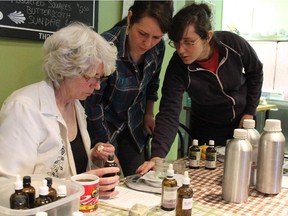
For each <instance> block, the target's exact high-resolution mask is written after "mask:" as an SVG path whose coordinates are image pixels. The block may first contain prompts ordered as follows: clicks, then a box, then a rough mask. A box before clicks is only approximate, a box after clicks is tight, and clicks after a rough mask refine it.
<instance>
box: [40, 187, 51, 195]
mask: <svg viewBox="0 0 288 216" xmlns="http://www.w3.org/2000/svg"><path fill="white" fill-rule="evenodd" d="M48 193H49V188H48V186H40V187H39V195H42V196H46V195H48Z"/></svg>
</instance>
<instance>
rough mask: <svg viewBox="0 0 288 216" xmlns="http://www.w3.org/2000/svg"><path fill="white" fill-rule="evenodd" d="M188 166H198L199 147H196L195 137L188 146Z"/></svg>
mask: <svg viewBox="0 0 288 216" xmlns="http://www.w3.org/2000/svg"><path fill="white" fill-rule="evenodd" d="M189 168H191V169H199V168H200V148H199V147H198V140H197V139H193V141H192V146H190V148H189Z"/></svg>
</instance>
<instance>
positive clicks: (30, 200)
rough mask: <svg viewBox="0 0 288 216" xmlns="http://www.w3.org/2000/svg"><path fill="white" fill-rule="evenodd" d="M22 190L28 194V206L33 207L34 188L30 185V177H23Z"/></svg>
mask: <svg viewBox="0 0 288 216" xmlns="http://www.w3.org/2000/svg"><path fill="white" fill-rule="evenodd" d="M22 191H23V192H24V193H26V194H27V195H28V208H34V203H35V192H36V190H35V188H34V187H33V186H32V185H31V177H30V176H24V177H23V189H22Z"/></svg>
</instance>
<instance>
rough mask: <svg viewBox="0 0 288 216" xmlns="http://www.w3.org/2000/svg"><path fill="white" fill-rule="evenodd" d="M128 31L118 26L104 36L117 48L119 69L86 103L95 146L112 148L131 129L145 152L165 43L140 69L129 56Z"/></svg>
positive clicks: (158, 45) (154, 50) (140, 147)
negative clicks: (147, 124)
mask: <svg viewBox="0 0 288 216" xmlns="http://www.w3.org/2000/svg"><path fill="white" fill-rule="evenodd" d="M125 31H126V26H117V27H114V28H112V29H110V30H109V31H107V32H104V33H103V34H102V36H103V37H104V38H105V39H106V40H107V41H110V42H113V43H114V44H115V46H116V47H117V48H118V57H117V63H116V64H117V65H116V67H117V69H116V71H115V72H114V73H113V74H112V75H110V76H109V78H108V79H107V80H105V81H102V82H101V89H100V90H99V91H95V92H94V93H93V94H92V95H91V96H90V97H88V98H87V99H86V101H85V108H86V113H87V115H88V131H89V133H90V136H91V140H92V146H93V145H94V144H95V143H97V142H100V141H101V142H106V141H110V143H112V144H113V143H114V142H115V139H116V137H117V135H118V134H119V133H120V132H121V131H123V130H124V129H127V127H128V128H129V130H130V132H131V134H132V137H133V138H134V140H135V143H136V144H137V147H138V149H139V151H142V150H143V147H144V145H145V138H146V136H147V133H146V131H145V129H144V127H143V118H144V114H145V109H146V101H147V100H152V101H156V100H157V99H158V95H157V91H158V88H159V74H160V71H161V65H162V62H163V57H164V52H165V43H164V41H163V40H161V41H160V42H159V43H158V44H157V45H156V46H154V47H153V48H152V49H150V50H149V51H147V52H146V53H145V60H144V64H143V66H141V68H139V66H138V65H137V64H135V63H133V61H132V59H131V57H130V56H129V52H128V49H127V35H126V32H125ZM114 144H115V143H114Z"/></svg>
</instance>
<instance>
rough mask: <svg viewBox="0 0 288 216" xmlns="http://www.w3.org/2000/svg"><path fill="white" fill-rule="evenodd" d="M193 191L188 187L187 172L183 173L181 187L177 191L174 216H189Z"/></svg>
mask: <svg viewBox="0 0 288 216" xmlns="http://www.w3.org/2000/svg"><path fill="white" fill-rule="evenodd" d="M192 205H193V189H192V188H191V186H190V178H189V176H188V171H185V172H184V177H183V180H182V186H181V187H180V188H178V190H177V204H176V216H191V214H192Z"/></svg>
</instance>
